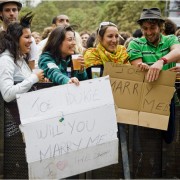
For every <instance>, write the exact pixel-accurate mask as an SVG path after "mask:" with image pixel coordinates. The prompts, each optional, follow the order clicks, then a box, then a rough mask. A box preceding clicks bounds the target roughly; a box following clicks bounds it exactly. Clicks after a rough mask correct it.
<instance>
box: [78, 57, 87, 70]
mask: <svg viewBox="0 0 180 180" xmlns="http://www.w3.org/2000/svg"><path fill="white" fill-rule="evenodd" d="M77 60H78V61H79V62H80V63H81V69H80V71H84V67H85V61H84V58H83V56H82V55H79V56H78V58H77Z"/></svg>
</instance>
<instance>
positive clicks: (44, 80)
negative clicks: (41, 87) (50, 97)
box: [42, 77, 51, 83]
mask: <svg viewBox="0 0 180 180" xmlns="http://www.w3.org/2000/svg"><path fill="white" fill-rule="evenodd" d="M42 82H44V83H48V82H51V81H50V80H49V79H48V78H46V77H45V78H44V79H43V81H42Z"/></svg>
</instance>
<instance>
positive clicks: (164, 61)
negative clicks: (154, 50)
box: [160, 57, 168, 65]
mask: <svg viewBox="0 0 180 180" xmlns="http://www.w3.org/2000/svg"><path fill="white" fill-rule="evenodd" d="M160 60H162V61H163V65H165V64H167V63H168V60H167V59H166V58H165V57H162V58H161V59H160Z"/></svg>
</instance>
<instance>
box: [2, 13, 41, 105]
mask: <svg viewBox="0 0 180 180" xmlns="http://www.w3.org/2000/svg"><path fill="white" fill-rule="evenodd" d="M32 18H33V15H31V13H28V14H26V15H25V16H24V17H22V18H21V20H20V22H12V23H10V24H9V25H8V26H7V30H6V31H2V32H1V33H0V39H1V40H0V91H1V94H2V97H3V99H4V100H5V101H6V102H10V101H12V100H14V99H15V98H16V94H17V93H18V94H19V93H25V92H28V91H29V90H30V88H31V87H32V85H33V84H35V83H37V82H38V81H39V80H42V79H43V78H44V73H43V71H41V72H38V73H36V74H33V73H32V71H31V69H30V68H29V66H28V64H27V60H28V55H29V52H30V46H31V43H32V39H31V30H30V24H31V21H32ZM16 81H21V82H19V83H17V84H16V85H15V84H14V83H15V82H16Z"/></svg>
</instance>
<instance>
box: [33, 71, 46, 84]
mask: <svg viewBox="0 0 180 180" xmlns="http://www.w3.org/2000/svg"><path fill="white" fill-rule="evenodd" d="M35 74H36V75H37V77H38V79H39V82H42V81H43V80H44V72H43V70H42V69H38V71H37V72H35Z"/></svg>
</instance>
